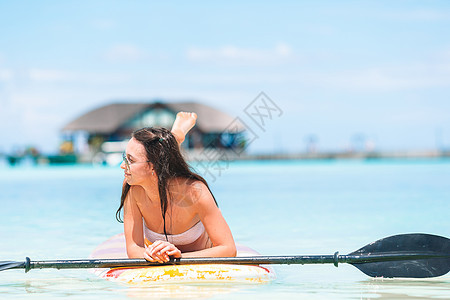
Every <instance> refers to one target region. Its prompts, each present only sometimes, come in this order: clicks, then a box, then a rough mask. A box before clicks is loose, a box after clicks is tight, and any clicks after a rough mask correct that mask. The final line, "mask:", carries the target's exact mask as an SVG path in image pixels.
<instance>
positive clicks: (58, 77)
mask: <svg viewBox="0 0 450 300" xmlns="http://www.w3.org/2000/svg"><path fill="white" fill-rule="evenodd" d="M28 76H29V78H30V79H31V80H33V81H67V80H71V79H73V74H71V73H69V72H66V71H60V70H49V69H30V70H29V71H28Z"/></svg>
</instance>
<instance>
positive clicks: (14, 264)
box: [0, 261, 25, 271]
mask: <svg viewBox="0 0 450 300" xmlns="http://www.w3.org/2000/svg"><path fill="white" fill-rule="evenodd" d="M17 268H25V263H24V262H20V261H0V271H4V270H9V269H17Z"/></svg>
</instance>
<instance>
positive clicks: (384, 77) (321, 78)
mask: <svg viewBox="0 0 450 300" xmlns="http://www.w3.org/2000/svg"><path fill="white" fill-rule="evenodd" d="M299 81H301V82H302V83H304V84H307V85H314V86H323V87H333V88H339V89H347V90H403V89H421V88H436V87H450V64H411V65H403V66H393V67H379V68H367V69H362V70H350V71H341V72H335V73H329V72H327V73H322V72H308V73H305V74H303V76H301V77H300V78H299Z"/></svg>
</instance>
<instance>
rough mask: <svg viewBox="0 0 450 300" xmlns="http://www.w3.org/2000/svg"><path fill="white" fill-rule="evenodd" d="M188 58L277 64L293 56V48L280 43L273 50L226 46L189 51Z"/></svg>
mask: <svg viewBox="0 0 450 300" xmlns="http://www.w3.org/2000/svg"><path fill="white" fill-rule="evenodd" d="M186 56H187V58H188V59H189V60H191V61H195V62H214V61H216V62H235V63H239V64H241V63H244V64H253V63H257V64H267V63H276V62H281V61H283V60H286V59H289V58H291V57H292V56H293V51H292V48H291V47H290V46H289V45H288V44H286V43H279V44H277V45H275V47H274V48H273V49H269V50H266V49H254V48H240V47H236V46H231V45H230V46H224V47H221V48H216V49H211V48H199V47H191V48H189V49H187V53H186Z"/></svg>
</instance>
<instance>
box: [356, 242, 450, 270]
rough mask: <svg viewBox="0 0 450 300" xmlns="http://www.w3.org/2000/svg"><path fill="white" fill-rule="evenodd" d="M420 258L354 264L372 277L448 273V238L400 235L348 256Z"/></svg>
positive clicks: (449, 255)
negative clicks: (404, 256)
mask: <svg viewBox="0 0 450 300" xmlns="http://www.w3.org/2000/svg"><path fill="white" fill-rule="evenodd" d="M402 253H404V254H405V255H411V254H414V255H420V256H423V258H418V259H415V258H412V259H405V260H402V259H401V258H399V260H397V259H396V258H393V259H392V260H389V261H375V262H362V263H353V262H351V264H352V265H354V266H355V267H357V268H358V269H360V270H361V271H362V272H363V273H365V274H366V275H369V276H371V277H390V278H392V277H402V278H428V277H437V276H442V275H444V274H446V273H447V272H448V271H450V239H448V238H445V237H441V236H437V235H431V234H420V233H418V234H400V235H394V236H391V237H387V238H384V239H381V240H378V241H376V242H373V243H371V244H369V245H367V246H365V247H363V248H361V249H359V250H357V251H355V252H353V253H351V254H349V255H362V256H365V257H370V256H371V255H376V256H385V257H389V256H390V255H392V256H395V255H399V254H402Z"/></svg>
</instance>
